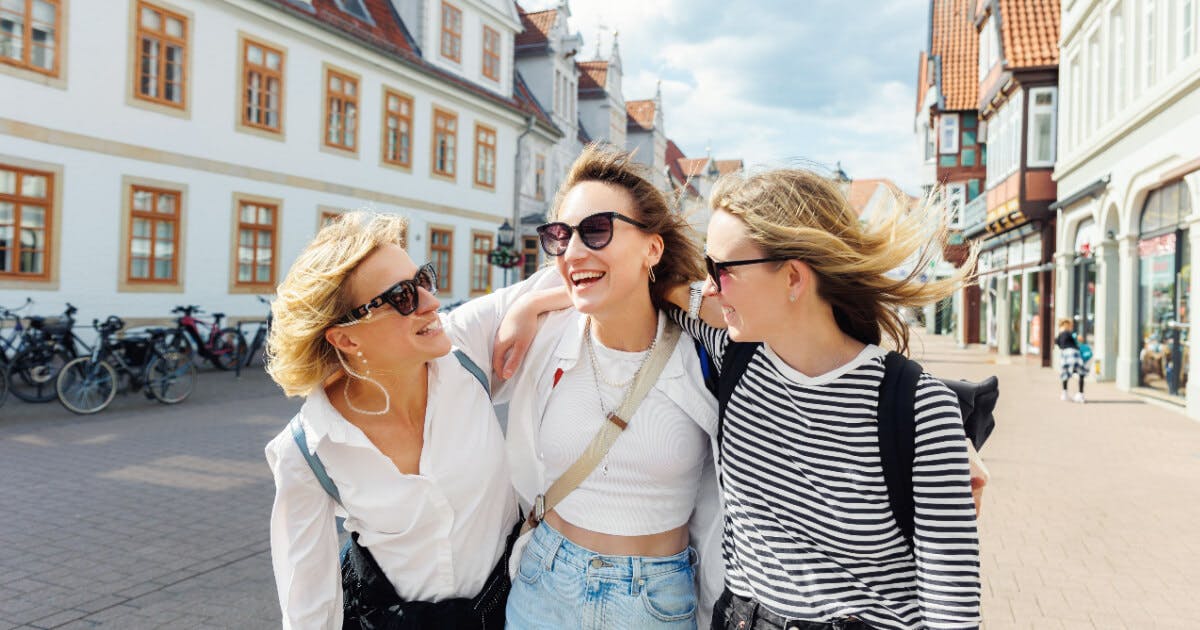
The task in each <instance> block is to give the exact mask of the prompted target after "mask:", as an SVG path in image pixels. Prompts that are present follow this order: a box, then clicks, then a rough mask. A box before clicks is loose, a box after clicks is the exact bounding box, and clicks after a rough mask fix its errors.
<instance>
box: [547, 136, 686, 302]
mask: <svg viewBox="0 0 1200 630" xmlns="http://www.w3.org/2000/svg"><path fill="white" fill-rule="evenodd" d="M583 182H601V183H604V184H609V185H612V186H616V187H618V188H621V189H623V190H624V191H625V192H627V193H629V196H630V197H631V198H633V206H634V208H633V209H634V213H633V214H634V218H635V219H638V220H639V221H641V222H642V223H645V224H646V226H647V227H646V230H645V231H646V232H650V233H653V234H657V235H659V236H661V237H662V239H663V255H662V258H660V259H659V261H658V264H657V265H655V266H654V282H651V283H650V299H651V300H652V301H653V302H654V306H655V307H656V308H659V309H665V308H667V307H668V306H670V302H668V300H667V298H666V295H667V292H668V291H669V290H670V289H671V288H672V287H674V286H677V285H680V284H686V283H689V282H691V281H693V280H699V279H701V278H703V277H704V268H703V267H702V266H701V264H700V258H701V254H700V247H699V245H697V244H696V243H697V239H695V238H693V236H695V230H694V229H693V228H692V226H691V225H689V224H688V222H687V218H686V217H684V216H683V214H681V213H679V212H675V211H674V210H672V209H671V205H670V202H669V201H668V199H667V196H666V195H665V194H663V192H662V191H661V190H659V189H658V188H657V187H655V186H654V184H652V183H651V182H650V171H649V167H647V166H645V165H643V164H639V163H637V162H634V161H633V154H632V153H629V152H626V151H622V150H620V149H617V148H616V147H614V146H612V145H610V144H604V143H597V142H594V143H592V144H589V145H587V146H586V147H584V149H583V153H581V154H580V155H579V157H578V158H577V159H576V160H575V163H574V164H572V165H571V170H570V172H568V173H567V177H566V179H565V180H563V183H562V186H560V187H559V189H558V194H557V195H556V196H555V198H554V206H553V208H552V209H551V211H550V217H551V218H550V220H551V221H556V220H558V216H559V212H561V211H562V203H563V199H565V198H566V196H567V193H569V192H571V188H573V187H574V186H575V185H576V184H580V183H583ZM598 210H599V208H598Z"/></svg>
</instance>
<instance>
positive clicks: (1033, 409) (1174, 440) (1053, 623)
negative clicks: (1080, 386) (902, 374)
mask: <svg viewBox="0 0 1200 630" xmlns="http://www.w3.org/2000/svg"><path fill="white" fill-rule="evenodd" d="M913 355H914V358H917V359H918V360H920V361H921V362H922V363H923V364H924V365H925V366H926V369H927V370H929V371H930V372H933V373H935V374H937V375H939V376H943V377H948V376H953V377H961V378H971V379H979V378H982V377H984V376H986V375H989V374H998V375H999V377H1000V392H1001V394H1000V402H999V405H998V409H997V413H996V418H997V429H996V432H995V433H994V434H993V436H992V438H991V440H990V441H989V442H988V443H987V445H986V446H985V447H984V449H983V451H982V454H983V457H984V460H985V461H986V462H987V464H988V466H989V468H990V470H991V473H992V480H991V484H990V485H989V486H988V489H987V492H986V494H985V498H984V511H983V514H982V516H981V522H980V536H981V545H982V571H983V578H984V587H983V607H984V619H985V627H986V628H988V629H989V630H999V629H1001V628H1139V629H1140V628H1190V629H1194V628H1200V598H1197V597H1196V594H1197V593H1200V528H1198V526H1197V524H1198V523H1200V424H1197V423H1196V422H1195V421H1193V420H1189V419H1188V418H1186V417H1185V416H1184V415H1183V414H1182V412H1181V410H1180V409H1172V408H1167V407H1163V406H1161V405H1162V403H1149V402H1146V401H1145V400H1144V399H1141V398H1139V397H1136V396H1133V395H1131V394H1128V393H1125V392H1122V391H1120V390H1118V389H1117V388H1116V387H1115V386H1114V385H1113V384H1111V383H1095V382H1092V381H1088V383H1087V385H1086V387H1085V389H1086V393H1087V398H1088V402H1087V403H1086V404H1082V405H1080V404H1076V403H1071V402H1064V401H1060V400H1059V392H1060V391H1061V387H1060V385H1059V382H1058V377H1057V374H1056V373H1055V372H1053V371H1051V370H1049V369H1042V368H1038V367H1034V366H1032V365H1025V364H1020V363H1017V364H1006V365H996V364H995V359H996V357H995V355H991V354H989V353H988V352H987V351H986V350H983V349H980V348H978V347H972V348H970V349H967V350H959V349H957V348H955V347H954V346H953V345H952V344H951V342H950V341H949V340H948V339H946V338H943V337H927V338H918V339H917V340H916V342H915V344H914V352H913ZM1075 383H1076V381H1075V380H1074V379H1073V380H1072V383H1071V390H1072V394H1073V393H1074V391H1075Z"/></svg>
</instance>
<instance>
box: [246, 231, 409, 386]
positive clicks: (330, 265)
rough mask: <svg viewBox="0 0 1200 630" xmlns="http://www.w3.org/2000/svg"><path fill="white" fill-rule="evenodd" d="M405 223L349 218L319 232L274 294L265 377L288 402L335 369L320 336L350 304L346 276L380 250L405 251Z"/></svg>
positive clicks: (328, 347)
mask: <svg viewBox="0 0 1200 630" xmlns="http://www.w3.org/2000/svg"><path fill="white" fill-rule="evenodd" d="M407 233H408V220H407V219H405V218H403V217H400V216H396V215H391V214H378V213H374V212H364V211H356V212H348V213H346V214H343V215H341V216H340V217H338V218H337V219H335V220H334V221H333V222H331V223H330V224H329V225H326V226H325V227H323V228H321V231H320V232H317V236H316V237H315V238H313V240H312V242H311V243H309V244H308V247H306V248H304V251H303V252H302V253H301V254H300V256H299V257H298V258H296V262H294V263H292V267H291V269H289V270H288V273H287V277H285V278H284V279H283V282H282V283H280V285H279V286H278V287H276V289H275V301H274V302H273V303H272V304H271V315H272V317H273V321H272V323H271V332H270V334H269V335H268V336H267V373H268V374H270V375H271V378H272V379H274V381H275V382H276V383H277V384H278V385H279V386H280V387H281V388H283V391H284V393H285V394H287V395H288V396H306V395H308V394H309V393H310V392H311V391H312V390H313V388H314V387H317V386H319V385H320V384H321V383H322V381H324V380H325V379H326V378H328V377H329V376H330V375H331V374H333V373H334V372H336V371H337V370H338V369H340V365H339V364H338V358H337V354H336V350H335V349H334V347H333V346H332V345H330V343H329V342H328V341H326V340H325V330H326V329H328V328H329V327H330V326H332V325H333V324H335V323H336V322H337V321H338V320H340V319H341V318H342V317H343V316H344V315H345V314H346V313H347V312H349V311H350V309H352V308H354V306H355V305H354V304H351V303H350V299H351V298H350V295H349V292H350V283H349V282H348V281H347V280H348V278H349V276H350V274H351V273H353V272H354V270H355V269H356V268H357V267H358V265H359V263H361V262H362V260H363V259H364V258H366V257H367V256H368V255H370V254H371V252H373V251H375V249H376V248H378V247H379V246H381V245H387V244H391V243H394V244H396V245H399V246H401V247H404V246H405V244H406V240H407Z"/></svg>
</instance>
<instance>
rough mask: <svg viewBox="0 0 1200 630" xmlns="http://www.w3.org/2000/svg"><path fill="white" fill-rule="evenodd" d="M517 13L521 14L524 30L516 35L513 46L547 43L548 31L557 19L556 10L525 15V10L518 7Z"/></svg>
mask: <svg viewBox="0 0 1200 630" xmlns="http://www.w3.org/2000/svg"><path fill="white" fill-rule="evenodd" d="M517 11H518V12H519V13H520V14H521V26H522V27H524V29H525V30H523V31H521V32H520V33H517V36H516V38H515V39H514V40H513V43H514V45H516V46H529V45H532V44H545V43H546V42H547V41H549V35H550V29H552V28H554V22H555V21H556V20H557V19H558V9H546V10H545V11H535V12H533V13H526V12H525V9H522V8H521V7H520V6H519V5H518V6H517Z"/></svg>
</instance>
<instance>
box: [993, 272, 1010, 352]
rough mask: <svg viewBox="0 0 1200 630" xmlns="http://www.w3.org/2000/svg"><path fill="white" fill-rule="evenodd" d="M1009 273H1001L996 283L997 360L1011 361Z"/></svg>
mask: <svg viewBox="0 0 1200 630" xmlns="http://www.w3.org/2000/svg"><path fill="white" fill-rule="evenodd" d="M1008 283H1009V278H1008V273H1001V274H999V277H998V278H997V282H996V284H997V285H998V286H997V287H996V306H995V311H993V312H994V313H995V314H996V362H997V363H1010V362H1011V361H1012V360H1011V359H1010V358H1009V353H1008V346H1009V339H1011V338H1012V329H1011V328H1010V324H1009V319H1011V317H1010V312H1011V310H1012V309H1010V308H1009V306H1008Z"/></svg>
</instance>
